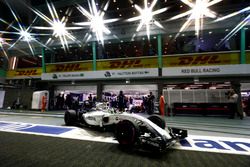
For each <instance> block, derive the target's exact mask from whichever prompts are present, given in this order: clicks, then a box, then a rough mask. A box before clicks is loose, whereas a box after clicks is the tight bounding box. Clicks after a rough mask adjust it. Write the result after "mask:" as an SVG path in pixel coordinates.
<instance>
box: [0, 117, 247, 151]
mask: <svg viewBox="0 0 250 167" xmlns="http://www.w3.org/2000/svg"><path fill="white" fill-rule="evenodd" d="M0 131H5V132H15V133H27V134H36V135H44V136H53V137H60V138H70V139H78V140H88V141H98V142H106V143H117V141H116V140H115V139H114V138H113V137H112V134H110V133H99V132H96V131H87V130H84V129H83V128H77V127H65V126H51V125H41V124H30V123H20V122H6V121H0ZM173 148H175V149H180V150H194V151H204V152H219V153H230V154H242V155H250V140H249V139H246V138H229V137H211V136H194V135H189V137H187V138H186V139H185V140H182V141H180V142H179V143H176V145H175V146H174V147H173Z"/></svg>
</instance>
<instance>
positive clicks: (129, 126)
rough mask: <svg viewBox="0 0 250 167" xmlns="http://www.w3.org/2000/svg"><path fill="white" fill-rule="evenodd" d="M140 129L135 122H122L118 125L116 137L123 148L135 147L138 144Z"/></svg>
mask: <svg viewBox="0 0 250 167" xmlns="http://www.w3.org/2000/svg"><path fill="white" fill-rule="evenodd" d="M138 135H139V127H138V125H136V124H135V123H134V122H131V121H128V120H122V121H120V122H118V124H117V125H116V131H115V136H116V139H117V140H118V142H119V144H120V145H122V146H133V145H134V144H135V143H136V142H137V138H138Z"/></svg>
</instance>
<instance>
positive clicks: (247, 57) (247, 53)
mask: <svg viewBox="0 0 250 167" xmlns="http://www.w3.org/2000/svg"><path fill="white" fill-rule="evenodd" d="M246 63H247V64H250V52H246Z"/></svg>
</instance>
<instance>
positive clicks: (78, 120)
mask: <svg viewBox="0 0 250 167" xmlns="http://www.w3.org/2000/svg"><path fill="white" fill-rule="evenodd" d="M64 121H65V124H66V125H76V124H83V125H88V126H94V127H107V126H114V127H115V128H114V132H115V138H116V139H117V140H118V142H119V144H120V145H121V146H125V147H131V146H132V147H133V146H142V147H141V148H150V149H151V150H152V149H154V150H157V151H164V150H166V148H169V147H171V146H172V145H173V144H175V142H177V141H178V140H180V139H184V138H185V137H187V131H186V130H181V129H176V128H168V129H167V130H168V132H167V131H166V130H165V125H166V124H165V121H164V119H163V118H162V117H160V116H159V115H151V116H149V117H148V118H146V117H144V116H141V115H138V114H133V113H132V114H131V113H126V112H124V113H119V112H116V111H115V109H113V108H109V107H107V105H106V104H105V103H98V104H97V105H96V107H95V108H92V109H90V110H77V111H76V110H67V111H66V112H65V114H64Z"/></svg>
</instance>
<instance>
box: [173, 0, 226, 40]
mask: <svg viewBox="0 0 250 167" xmlns="http://www.w3.org/2000/svg"><path fill="white" fill-rule="evenodd" d="M181 1H182V2H183V3H185V4H186V5H188V6H189V7H190V8H191V9H190V10H189V11H187V12H184V13H181V14H179V15H177V16H174V17H172V18H170V19H169V20H176V19H179V18H182V17H185V16H187V15H190V16H189V17H188V19H187V21H186V22H185V23H184V24H183V25H182V27H181V29H180V30H179V33H178V34H177V35H176V37H177V36H178V35H179V34H180V33H181V32H182V31H184V30H185V29H186V28H187V27H189V26H190V24H191V21H192V20H194V22H195V34H196V35H197V37H199V33H200V30H201V29H203V18H204V17H210V18H216V13H215V12H213V11H211V10H210V9H209V7H210V6H212V5H215V4H217V3H219V2H221V1H222V0H196V1H195V3H192V2H190V1H189V0H181Z"/></svg>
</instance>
